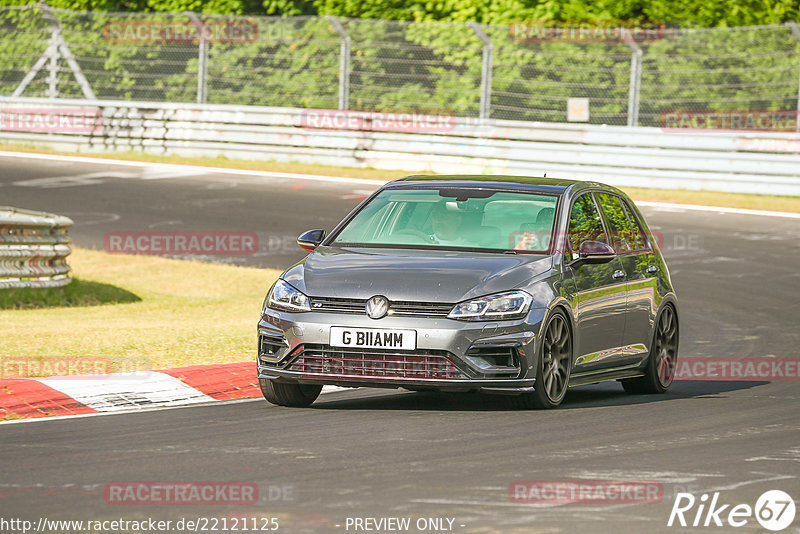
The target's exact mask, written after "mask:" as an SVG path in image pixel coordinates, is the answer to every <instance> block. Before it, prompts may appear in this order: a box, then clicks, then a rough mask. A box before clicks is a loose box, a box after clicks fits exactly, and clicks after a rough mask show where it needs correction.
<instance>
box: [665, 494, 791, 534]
mask: <svg viewBox="0 0 800 534" xmlns="http://www.w3.org/2000/svg"><path fill="white" fill-rule="evenodd" d="M795 512H796V509H795V504H794V500H792V498H791V497H790V496H789V494H788V493H786V492H785V491H781V490H769V491H765V492H764V493H762V494H761V496H760V497H759V498H758V499H757V500H756V504H755V506H750V505H749V504H736V505H732V504H729V503H723V502H721V501H720V498H719V492H718V491H717V492H714V493H713V494H712V495H709V494H708V493H704V494H702V495H701V496H700V498H699V499H698V498H696V497H695V496H694V495H692V494H691V493H678V494H677V495H676V496H675V503H674V504H673V505H672V512H670V514H669V521H667V526H668V527H671V526H673V525H675V526H681V527H687V526H692V527H724V526H727V527H734V528H739V527H744V526H746V525H748V524H750V523H751V521H752V520H753V519H755V520H756V521H758V523H759V524H760V525H761V527H763V528H765V529H767V530H771V531H773V532H778V531H780V530H783V529H785V528H786V527H788V526H789V525H791V524H792V521H794V515H795Z"/></svg>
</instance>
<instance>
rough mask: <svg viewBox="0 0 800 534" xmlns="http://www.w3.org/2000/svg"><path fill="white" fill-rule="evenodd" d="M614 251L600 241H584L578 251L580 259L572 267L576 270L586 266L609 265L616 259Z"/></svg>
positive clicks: (573, 262) (574, 261)
mask: <svg viewBox="0 0 800 534" xmlns="http://www.w3.org/2000/svg"><path fill="white" fill-rule="evenodd" d="M615 254H616V253H615V252H614V249H613V248H611V247H610V246H608V245H606V244H605V243H601V242H599V241H584V242H582V243H581V246H580V248H579V249H578V259H576V260H573V261H572V263H570V265H571V266H572V267H575V268H576V269H577V268H578V267H580V266H581V265H584V264H589V265H596V264H599V263H608V262H609V261H611V260H612V259H613V258H614V255H615Z"/></svg>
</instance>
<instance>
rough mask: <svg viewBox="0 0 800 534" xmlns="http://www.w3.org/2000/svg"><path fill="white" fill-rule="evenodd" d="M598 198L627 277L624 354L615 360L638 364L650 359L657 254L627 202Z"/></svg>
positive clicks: (602, 194) (611, 196)
mask: <svg viewBox="0 0 800 534" xmlns="http://www.w3.org/2000/svg"><path fill="white" fill-rule="evenodd" d="M595 198H596V199H597V202H598V204H599V205H600V211H601V213H602V215H603V219H604V221H605V223H606V228H607V229H608V235H609V238H610V239H611V241H610V243H609V244H610V245H611V247H612V248H613V249H614V251H615V252H616V253H617V255H618V256H619V258H620V261H621V262H622V266H623V268H624V270H625V274H626V294H627V300H626V310H625V332H624V334H623V340H622V351H621V353H620V355H619V356H618V357H617V358H615V359H618V360H619V362H620V364H635V363H638V362H640V361H641V360H642V359H643V358H644V357H646V356H647V352H648V349H649V345H650V339H649V338H650V332H651V326H652V321H653V320H654V318H655V313H656V283H657V280H656V276H655V274H656V272H657V264H656V262H655V255H654V254H653V250H652V249H651V248H650V246H649V244H648V241H647V239H646V238H645V233H644V232H643V231H642V228H641V225H640V224H639V223H638V221H637V220H636V217H635V215H634V213H633V211H632V210H631V208H630V206H628V204H627V202H626V201H625V200H623V199H622V198H621V197H619V196H617V195H614V194H612V193H605V192H598V193H595Z"/></svg>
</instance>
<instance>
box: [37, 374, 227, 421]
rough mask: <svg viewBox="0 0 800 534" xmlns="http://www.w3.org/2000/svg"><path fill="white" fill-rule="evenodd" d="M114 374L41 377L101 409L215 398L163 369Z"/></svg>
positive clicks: (201, 400) (44, 381) (100, 410)
mask: <svg viewBox="0 0 800 534" xmlns="http://www.w3.org/2000/svg"><path fill="white" fill-rule="evenodd" d="M110 376H111V378H107V379H106V378H92V377H78V376H75V377H49V378H37V379H35V380H37V381H38V382H41V383H42V384H44V385H46V386H49V387H51V388H53V389H55V390H57V391H60V392H61V393H64V394H66V395H69V396H70V397H72V398H73V399H75V400H77V401H79V402H81V403H83V404H85V405H86V406H89V407H90V408H93V409H95V410H97V411H98V412H118V411H123V410H131V409H138V408H141V407H150V406H180V405H182V404H194V403H198V402H210V401H213V400H214V399H213V398H212V397H209V396H208V395H206V394H205V393H202V392H200V391H198V390H196V389H194V388H193V387H190V386H187V385H186V384H184V383H183V382H181V381H180V380H178V379H177V378H175V377H172V376H170V375H167V374H164V373H159V372H147V373H115V374H113V375H110Z"/></svg>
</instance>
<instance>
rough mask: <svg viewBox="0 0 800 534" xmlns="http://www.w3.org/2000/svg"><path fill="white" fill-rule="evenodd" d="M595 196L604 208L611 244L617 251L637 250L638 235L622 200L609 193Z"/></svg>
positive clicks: (601, 207)
mask: <svg viewBox="0 0 800 534" xmlns="http://www.w3.org/2000/svg"><path fill="white" fill-rule="evenodd" d="M595 198H596V199H597V201H598V202H599V203H600V209H602V210H603V217H604V218H605V221H606V224H607V226H608V233H609V239H610V243H609V245H611V247H612V248H613V249H614V250H615V251H616V252H617V253H625V252H631V251H633V250H636V249H637V248H638V246H637V243H636V236H635V234H634V231H633V228H632V227H631V222H630V220H629V219H628V213H627V210H626V209H625V207H624V206H623V204H622V200H620V198H619V197H618V196H616V195H610V194H608V193H595Z"/></svg>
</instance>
